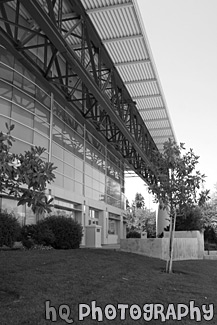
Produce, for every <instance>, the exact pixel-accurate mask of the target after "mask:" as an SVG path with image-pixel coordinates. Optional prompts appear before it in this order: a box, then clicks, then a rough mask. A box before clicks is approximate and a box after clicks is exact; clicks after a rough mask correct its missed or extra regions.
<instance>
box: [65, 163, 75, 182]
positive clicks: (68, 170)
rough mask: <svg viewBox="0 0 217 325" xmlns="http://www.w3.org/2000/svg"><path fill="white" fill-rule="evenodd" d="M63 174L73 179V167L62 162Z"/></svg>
mask: <svg viewBox="0 0 217 325" xmlns="http://www.w3.org/2000/svg"><path fill="white" fill-rule="evenodd" d="M64 175H66V176H68V177H71V178H73V179H74V177H75V171H74V168H73V167H71V166H69V165H67V164H64Z"/></svg>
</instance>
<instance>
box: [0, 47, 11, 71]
mask: <svg viewBox="0 0 217 325" xmlns="http://www.w3.org/2000/svg"><path fill="white" fill-rule="evenodd" d="M0 61H2V62H3V63H5V64H7V65H8V66H9V67H13V66H14V56H13V55H11V54H10V53H9V52H8V50H7V49H5V48H3V47H1V52H0Z"/></svg>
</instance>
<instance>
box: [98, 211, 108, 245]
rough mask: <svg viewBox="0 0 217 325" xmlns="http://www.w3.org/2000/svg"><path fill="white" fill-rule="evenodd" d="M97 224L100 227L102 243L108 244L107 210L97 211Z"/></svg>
mask: <svg viewBox="0 0 217 325" xmlns="http://www.w3.org/2000/svg"><path fill="white" fill-rule="evenodd" d="M99 226H101V227H102V245H106V244H108V212H107V211H104V210H102V211H99Z"/></svg>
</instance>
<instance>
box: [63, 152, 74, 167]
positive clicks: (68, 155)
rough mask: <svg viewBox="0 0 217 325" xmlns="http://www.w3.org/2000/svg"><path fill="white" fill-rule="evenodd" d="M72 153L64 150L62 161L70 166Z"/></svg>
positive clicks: (72, 160)
mask: <svg viewBox="0 0 217 325" xmlns="http://www.w3.org/2000/svg"><path fill="white" fill-rule="evenodd" d="M74 160H75V159H74V155H73V154H71V153H70V152H68V151H66V150H64V161H65V162H66V163H68V164H69V165H71V166H74Z"/></svg>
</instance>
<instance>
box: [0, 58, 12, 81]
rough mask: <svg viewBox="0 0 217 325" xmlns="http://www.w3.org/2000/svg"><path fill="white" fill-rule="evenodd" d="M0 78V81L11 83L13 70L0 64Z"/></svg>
mask: <svg viewBox="0 0 217 325" xmlns="http://www.w3.org/2000/svg"><path fill="white" fill-rule="evenodd" d="M0 76H1V78H2V79H5V80H7V81H10V82H12V81H13V70H12V69H10V68H9V67H7V66H5V65H3V64H1V63H0Z"/></svg>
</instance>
